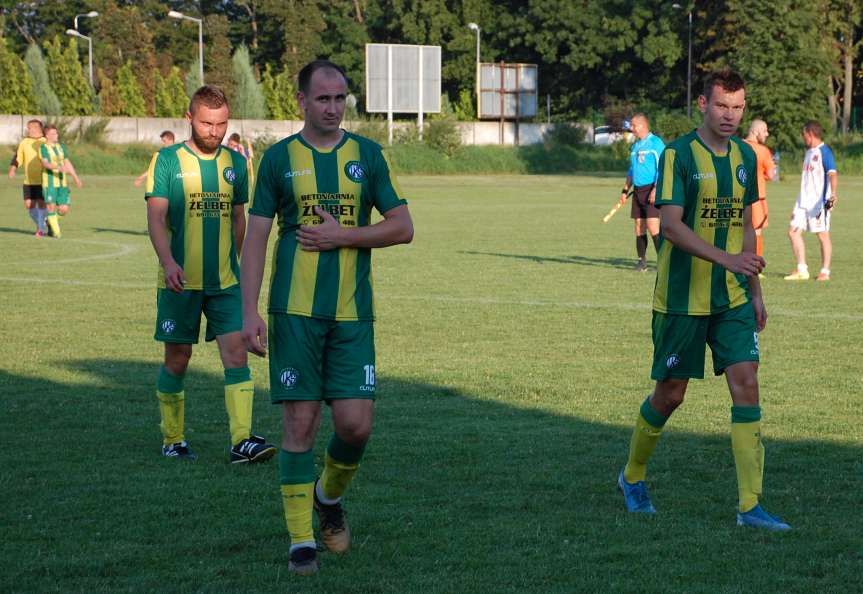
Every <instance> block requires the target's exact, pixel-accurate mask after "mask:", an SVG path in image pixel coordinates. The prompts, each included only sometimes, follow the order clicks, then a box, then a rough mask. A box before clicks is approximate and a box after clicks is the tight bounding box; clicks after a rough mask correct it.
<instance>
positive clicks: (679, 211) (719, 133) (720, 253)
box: [617, 70, 790, 530]
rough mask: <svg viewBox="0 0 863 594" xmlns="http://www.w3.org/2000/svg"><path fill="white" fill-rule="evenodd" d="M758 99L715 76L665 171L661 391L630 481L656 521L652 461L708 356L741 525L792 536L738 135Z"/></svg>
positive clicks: (637, 500) (643, 424) (639, 431)
mask: <svg viewBox="0 0 863 594" xmlns="http://www.w3.org/2000/svg"><path fill="white" fill-rule="evenodd" d="M745 98H746V91H745V88H744V83H743V79H742V78H741V77H740V75H738V74H736V73H734V72H731V71H727V70H726V71H722V72H718V73H716V74H713V75H711V76H709V77H708V78H707V80H706V82H705V86H704V92H703V94H702V95H701V96H700V97H699V98H698V108H699V110H700V111H701V112H702V113H703V114H704V123H703V124H702V125H701V127H700V128H698V129H697V130H693V131H692V132H690V133H689V134H686V135H685V136H682V137H680V138H678V139H677V140H675V141H674V142H672V143H671V144H669V145H668V147H667V148H666V149H665V151H664V152H663V153H662V157H661V159H660V163H659V181H658V184H657V194H656V196H657V198H656V205H657V206H658V207H659V208H660V219H661V228H662V243H661V244H660V249H659V256H658V263H657V274H656V288H655V290H654V295H653V347H654V354H653V367H652V370H651V378H652V379H654V380H656V387H655V389H654V391H653V393H652V394H651V395H650V396H648V397H647V399H646V400H645V401H644V403H643V404H642V405H641V410H640V412H639V415H638V418H637V420H636V425H635V431H634V432H633V434H632V439H631V441H630V446H629V460H628V461H627V463H626V466H625V467H624V469H623V470H621V472H620V475H619V476H618V481H617V482H618V486H619V488H620V489H621V491H623V495H624V499H625V502H626V507H627V509H628V510H629V511H630V512H646V513H655V512H656V509H655V508H654V506H653V504H652V503H651V500H650V496H649V495H648V492H647V487H646V485H645V483H644V480H645V475H646V471H647V462H648V460H649V459H650V456H651V454H652V453H653V450H654V448H655V446H656V444H657V442H658V441H659V437H660V435H661V434H662V430H663V427H664V426H665V423H666V422H667V421H668V418H669V417H670V416H671V413H673V412H674V410H675V409H676V408H677V407H678V406H680V405H681V404H682V403H683V397H684V395H685V393H686V387H687V385H688V383H689V380H690V379H691V378H699V379H700V378H703V377H704V346H705V343H706V344H707V345H708V346H710V350H711V352H712V355H713V371H714V373H715V374H716V375H721V374H725V379H726V382H727V383H728V389H729V391H730V393H731V402H732V406H731V449H732V451H733V454H734V464H735V466H736V468H737V487H738V495H739V505H738V512H737V524H738V525H745V526H754V527H758V528H762V529H767V530H789V529H790V526H789V525H788V524H786V523H784V522H782V521H781V520H780V519H778V518H776V517H775V516H771V515H770V514H768V513H767V512H766V511H765V510H764V508H762V506H761V504H760V503H759V497H760V496H761V485H762V474H763V470H764V446H763V445H762V443H761V408H760V406H759V395H758V360H759V355H758V334H757V333H758V332H760V331H761V330H763V329H764V326H765V324H766V323H767V310H766V309H765V307H764V301H763V299H762V297H761V285H760V284H759V280H758V273H760V272H761V270H762V269H763V268H764V259H763V258H761V256H758V255H757V254H756V253H755V233H754V230H753V227H752V204H753V203H754V202H755V201H756V200H758V191H757V189H758V186H757V182H756V178H755V166H756V163H755V154H754V153H753V151H752V149H751V148H750V147H749V145H747V144H746V143H745V142H743V141H742V140H741V139H739V138H737V137H736V136H734V134H735V132H736V130H737V128H738V126H739V125H740V120H741V118H742V117H743V109H744V106H745Z"/></svg>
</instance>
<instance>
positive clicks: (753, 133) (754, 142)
mask: <svg viewBox="0 0 863 594" xmlns="http://www.w3.org/2000/svg"><path fill="white" fill-rule="evenodd" d="M769 135H770V133H769V132H768V130H767V123H766V122H765V121H764V120H758V119H755V120H752V123H751V124H749V134H747V135H746V138H744V140H745V141H746V144H748V145H749V146H751V147H752V150H753V151H754V152H755V161H756V162H755V172H756V177H757V179H758V201H757V202H755V203H753V204H752V228H753V229H755V253H756V254H758V255H759V256H762V257H763V256H764V238H763V237H762V235H761V232H762V231H763V230H764V228H765V227H767V181H769V180H772V179H773V178H774V177H776V164H775V163H774V162H773V154H772V153H771V152H770V149H769V148H767V146H766V145H765V144H764V142H765V141H766V140H767V137H768V136H769ZM761 276H763V275H761ZM761 276H759V278H761Z"/></svg>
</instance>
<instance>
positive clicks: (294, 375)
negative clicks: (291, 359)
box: [279, 367, 300, 390]
mask: <svg viewBox="0 0 863 594" xmlns="http://www.w3.org/2000/svg"><path fill="white" fill-rule="evenodd" d="M299 380H300V372H299V371H297V370H296V369H294V368H293V367H285V368H284V369H282V371H280V372H279V383H280V384H282V387H283V388H284V389H285V390H292V389H293V388H294V386H296V385H297V382H298V381H299Z"/></svg>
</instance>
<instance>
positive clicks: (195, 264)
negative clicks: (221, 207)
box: [177, 150, 204, 287]
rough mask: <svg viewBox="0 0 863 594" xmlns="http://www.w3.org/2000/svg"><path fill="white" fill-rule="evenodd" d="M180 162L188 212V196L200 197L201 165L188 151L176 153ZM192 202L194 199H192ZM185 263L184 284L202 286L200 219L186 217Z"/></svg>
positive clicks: (201, 231) (201, 234)
mask: <svg viewBox="0 0 863 594" xmlns="http://www.w3.org/2000/svg"><path fill="white" fill-rule="evenodd" d="M177 158H178V159H179V161H180V171H181V172H182V174H183V194H184V195H185V197H186V204H185V206H184V208H185V210H186V212H187V213H188V212H189V208H190V206H191V204H190V203H189V201H190V196H200V195H201V192H203V188H202V183H201V179H202V174H203V172H202V171H201V165H200V162H199V161H198V158H197V157H196V156H195V155H194V154H192V153H191V152H190V151H186V150H179V151H177ZM192 200H194V198H193V199H192ZM183 238H184V246H183V253H184V254H185V262H183V273H184V274H185V275H186V284H188V285H190V286H193V287H203V286H204V249H203V248H204V219H203V218H202V217H190V216H187V217H186V224H185V229H184V232H183Z"/></svg>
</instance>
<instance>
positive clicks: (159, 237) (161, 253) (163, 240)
mask: <svg viewBox="0 0 863 594" xmlns="http://www.w3.org/2000/svg"><path fill="white" fill-rule="evenodd" d="M147 233H148V234H149V236H150V243H151V244H153V250H154V251H155V252H156V256H157V257H158V258H159V264H161V265H162V267H163V268H164V267H165V266H166V265H168V264H171V263H172V262H174V256H173V255H172V254H171V242H170V241H169V240H168V232H167V231H166V230H165V218H164V216H163V215H160V213H158V212H152V211H150V210H148V211H147Z"/></svg>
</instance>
